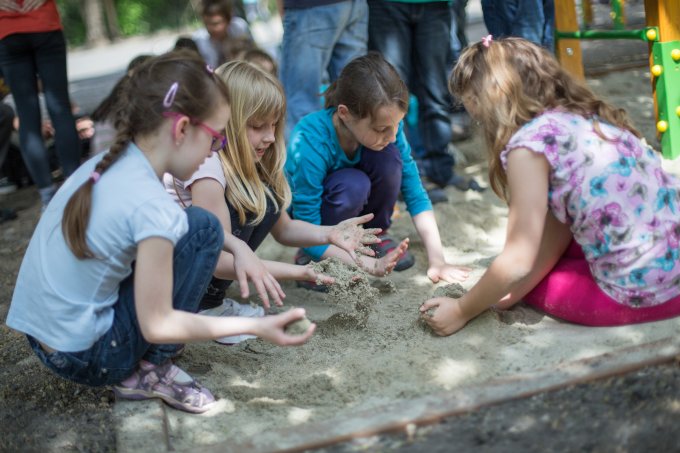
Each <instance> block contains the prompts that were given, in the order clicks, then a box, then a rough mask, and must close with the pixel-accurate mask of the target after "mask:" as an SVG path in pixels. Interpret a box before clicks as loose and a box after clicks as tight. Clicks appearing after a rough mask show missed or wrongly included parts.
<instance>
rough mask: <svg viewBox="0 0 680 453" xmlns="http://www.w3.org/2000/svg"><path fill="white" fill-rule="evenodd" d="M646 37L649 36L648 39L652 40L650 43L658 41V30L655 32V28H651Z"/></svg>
mask: <svg viewBox="0 0 680 453" xmlns="http://www.w3.org/2000/svg"><path fill="white" fill-rule="evenodd" d="M645 35H647V39H648V40H650V41H655V40H656V30H654V29H653V28H650V29H649V30H647V32H646V33H645Z"/></svg>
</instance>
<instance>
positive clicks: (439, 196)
mask: <svg viewBox="0 0 680 453" xmlns="http://www.w3.org/2000/svg"><path fill="white" fill-rule="evenodd" d="M427 196H428V197H429V198H430V202H431V203H432V204H437V203H446V202H447V201H449V197H448V196H447V195H446V191H445V190H444V189H442V188H440V187H435V188H432V189H430V190H428V191H427Z"/></svg>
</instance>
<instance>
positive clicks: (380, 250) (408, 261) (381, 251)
mask: <svg viewBox="0 0 680 453" xmlns="http://www.w3.org/2000/svg"><path fill="white" fill-rule="evenodd" d="M378 237H379V238H380V242H378V243H377V244H371V245H369V247H371V248H372V249H373V251H374V252H375V257H376V258H382V257H383V256H385V255H387V254H388V253H390V252H391V251H392V250H394V249H396V248H397V247H398V246H399V244H398V243H397V241H395V240H394V239H392V238H391V237H390V236H389V235H387V234H385V233H383V234H379V235H378ZM415 263H416V259H415V257H414V256H413V255H412V254H411V252H409V251H408V250H406V251H404V253H402V254H401V255H400V256H399V260H398V261H397V265H396V266H394V270H395V271H397V272H401V271H405V270H406V269H408V268H410V267H412V266H413V265H414V264H415Z"/></svg>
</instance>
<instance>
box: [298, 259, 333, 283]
mask: <svg viewBox="0 0 680 453" xmlns="http://www.w3.org/2000/svg"><path fill="white" fill-rule="evenodd" d="M303 280H306V281H309V282H314V283H316V284H317V285H332V284H333V283H335V279H334V278H333V277H331V276H330V275H326V274H322V273H321V272H317V271H315V270H314V267H313V266H312V264H311V263H310V264H308V265H306V266H305V278H304V279H303Z"/></svg>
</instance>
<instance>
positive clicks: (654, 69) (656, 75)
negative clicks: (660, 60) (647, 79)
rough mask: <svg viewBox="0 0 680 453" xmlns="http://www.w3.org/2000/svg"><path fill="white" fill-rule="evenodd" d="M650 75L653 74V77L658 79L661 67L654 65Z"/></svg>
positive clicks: (661, 72)
mask: <svg viewBox="0 0 680 453" xmlns="http://www.w3.org/2000/svg"><path fill="white" fill-rule="evenodd" d="M652 74H654V77H659V76H660V75H661V74H663V66H661V65H660V64H655V65H654V66H652Z"/></svg>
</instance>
